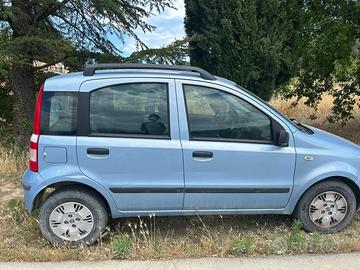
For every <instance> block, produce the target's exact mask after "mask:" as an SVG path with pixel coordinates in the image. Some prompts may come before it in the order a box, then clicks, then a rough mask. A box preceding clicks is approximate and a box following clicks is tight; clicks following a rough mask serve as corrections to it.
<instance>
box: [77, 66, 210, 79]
mask: <svg viewBox="0 0 360 270" xmlns="http://www.w3.org/2000/svg"><path fill="white" fill-rule="evenodd" d="M101 69H159V70H178V71H190V72H197V73H199V74H200V76H201V77H202V78H203V79H205V80H211V81H215V80H216V78H215V76H213V75H211V74H210V73H209V72H207V71H206V70H203V69H201V68H198V67H192V66H179V65H158V64H121V63H114V64H92V65H85V68H84V72H83V75H84V76H93V75H94V74H95V70H101Z"/></svg>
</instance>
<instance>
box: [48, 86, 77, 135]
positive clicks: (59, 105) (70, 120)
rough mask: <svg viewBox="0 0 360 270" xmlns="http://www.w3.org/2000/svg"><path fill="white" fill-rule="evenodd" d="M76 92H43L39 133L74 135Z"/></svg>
mask: <svg viewBox="0 0 360 270" xmlns="http://www.w3.org/2000/svg"><path fill="white" fill-rule="evenodd" d="M77 104H78V93H74V92H46V91H45V92H44V94H43V104H42V107H41V134H44V135H76V124H77Z"/></svg>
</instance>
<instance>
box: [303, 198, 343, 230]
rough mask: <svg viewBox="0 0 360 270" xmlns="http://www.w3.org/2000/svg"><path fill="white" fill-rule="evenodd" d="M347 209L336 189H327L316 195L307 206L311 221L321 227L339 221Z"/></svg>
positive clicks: (326, 226) (328, 226)
mask: <svg viewBox="0 0 360 270" xmlns="http://www.w3.org/2000/svg"><path fill="white" fill-rule="evenodd" d="M347 211H348V204H347V201H346V199H345V198H344V196H343V195H341V194H340V193H338V192H336V191H327V192H323V193H321V194H319V195H318V196H316V197H315V198H314V199H313V200H312V202H311V204H310V207H309V216H310V219H311V221H312V222H313V223H314V224H315V225H317V226H320V227H322V228H330V227H332V226H335V225H336V224H338V223H340V222H341V221H342V220H343V219H344V217H345V216H346V213H347Z"/></svg>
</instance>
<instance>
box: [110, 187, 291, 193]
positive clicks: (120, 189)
mask: <svg viewBox="0 0 360 270" xmlns="http://www.w3.org/2000/svg"><path fill="white" fill-rule="evenodd" d="M110 190H111V192H113V193H183V192H185V193H289V191H290V188H186V189H185V188H147V187H130V188H124V187H110Z"/></svg>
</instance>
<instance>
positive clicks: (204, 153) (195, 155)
mask: <svg viewBox="0 0 360 270" xmlns="http://www.w3.org/2000/svg"><path fill="white" fill-rule="evenodd" d="M192 156H193V158H212V157H213V156H214V153H213V152H210V151H194V152H193V154H192Z"/></svg>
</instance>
